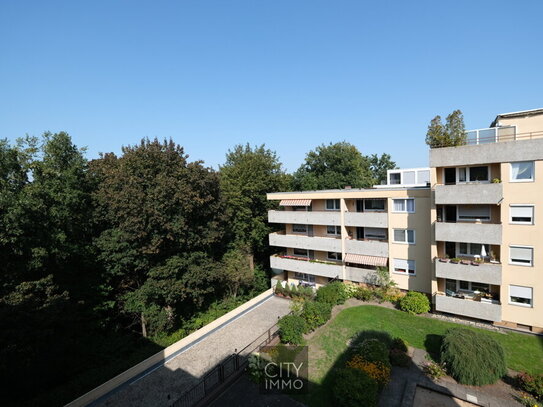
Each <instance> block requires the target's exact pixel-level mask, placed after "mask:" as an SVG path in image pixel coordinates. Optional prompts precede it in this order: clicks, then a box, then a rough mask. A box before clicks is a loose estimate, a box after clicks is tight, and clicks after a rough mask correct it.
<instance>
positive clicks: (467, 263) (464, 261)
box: [460, 259, 470, 266]
mask: <svg viewBox="0 0 543 407" xmlns="http://www.w3.org/2000/svg"><path fill="white" fill-rule="evenodd" d="M460 264H463V265H465V266H469V264H470V261H469V260H466V259H462V260H460Z"/></svg>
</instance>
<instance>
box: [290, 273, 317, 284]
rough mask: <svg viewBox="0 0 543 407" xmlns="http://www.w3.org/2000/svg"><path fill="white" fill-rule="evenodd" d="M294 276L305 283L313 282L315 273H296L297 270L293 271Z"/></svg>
mask: <svg viewBox="0 0 543 407" xmlns="http://www.w3.org/2000/svg"><path fill="white" fill-rule="evenodd" d="M294 278H295V279H296V280H298V281H304V282H307V283H314V282H315V275H313V274H307V273H298V272H297V271H295V272H294Z"/></svg>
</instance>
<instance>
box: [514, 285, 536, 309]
mask: <svg viewBox="0 0 543 407" xmlns="http://www.w3.org/2000/svg"><path fill="white" fill-rule="evenodd" d="M533 294H534V293H533V288H532V287H522V286H520V285H510V286H509V303H510V304H514V305H522V306H524V307H531V306H532V298H533Z"/></svg>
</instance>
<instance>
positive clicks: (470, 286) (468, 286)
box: [458, 280, 490, 293]
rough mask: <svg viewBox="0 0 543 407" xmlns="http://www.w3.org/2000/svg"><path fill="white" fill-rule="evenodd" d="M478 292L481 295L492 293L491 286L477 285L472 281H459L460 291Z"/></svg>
mask: <svg viewBox="0 0 543 407" xmlns="http://www.w3.org/2000/svg"><path fill="white" fill-rule="evenodd" d="M460 290H461V291H472V292H473V291H478V292H480V293H490V285H488V284H484V283H476V282H472V281H463V280H459V281H458V291H460Z"/></svg>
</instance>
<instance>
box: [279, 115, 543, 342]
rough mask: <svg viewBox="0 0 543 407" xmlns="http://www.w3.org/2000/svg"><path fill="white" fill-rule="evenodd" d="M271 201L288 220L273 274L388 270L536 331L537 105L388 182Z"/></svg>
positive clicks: (457, 307) (360, 278) (302, 278)
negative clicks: (277, 203)
mask: <svg viewBox="0 0 543 407" xmlns="http://www.w3.org/2000/svg"><path fill="white" fill-rule="evenodd" d="M268 199H269V200H277V201H279V210H275V211H270V212H269V222H270V223H278V224H284V225H285V227H284V229H283V230H282V231H281V232H278V233H272V234H270V237H269V239H270V245H271V246H276V247H281V248H283V252H282V253H279V254H277V255H274V256H272V257H271V258H270V265H271V267H272V269H273V270H274V272H275V273H276V274H277V277H278V279H279V280H287V281H288V283H290V284H300V283H302V284H309V285H314V286H317V287H318V286H320V285H323V284H326V283H327V282H329V281H331V280H335V279H338V280H342V281H346V282H353V283H363V284H372V283H373V282H374V281H375V280H374V278H375V269H376V267H379V266H382V267H388V269H389V273H390V275H391V278H392V279H393V280H394V281H396V283H397V284H398V287H399V288H400V289H403V290H414V291H419V292H423V293H426V294H428V295H431V297H432V303H433V307H434V310H435V311H437V312H441V313H447V314H453V315H455V316H461V317H465V318H471V319H476V320H483V321H490V322H492V323H494V324H496V325H503V326H507V327H511V328H520V329H526V330H531V331H533V332H541V331H543V223H542V222H541V219H543V109H537V110H530V111H523V112H515V113H507V114H502V115H498V116H497V117H496V119H495V120H494V121H493V122H492V123H491V127H490V128H486V129H479V130H474V131H470V132H468V140H467V145H464V146H458V147H445V148H433V149H431V150H430V168H415V169H403V170H391V171H389V172H388V179H387V184H386V185H376V186H374V187H373V188H369V189H350V188H346V189H343V190H327V191H302V192H278V193H270V194H268Z"/></svg>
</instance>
